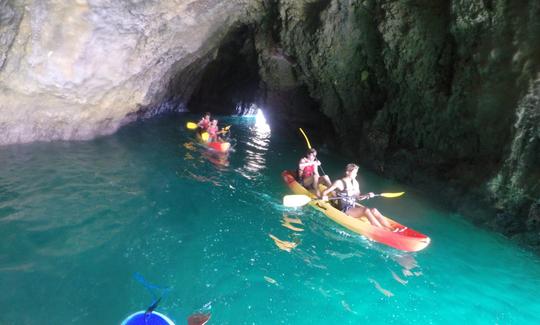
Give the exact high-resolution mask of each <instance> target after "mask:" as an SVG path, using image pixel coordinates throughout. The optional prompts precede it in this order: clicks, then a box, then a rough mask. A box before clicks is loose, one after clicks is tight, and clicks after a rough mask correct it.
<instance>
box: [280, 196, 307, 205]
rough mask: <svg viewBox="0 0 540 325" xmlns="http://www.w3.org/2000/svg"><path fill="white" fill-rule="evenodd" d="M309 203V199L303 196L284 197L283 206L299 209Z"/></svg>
mask: <svg viewBox="0 0 540 325" xmlns="http://www.w3.org/2000/svg"><path fill="white" fill-rule="evenodd" d="M309 202H311V198H310V197H309V196H307V195H303V194H293V195H285V196H284V197H283V205H284V206H286V207H290V208H296V207H301V206H303V205H306V204H308V203H309Z"/></svg>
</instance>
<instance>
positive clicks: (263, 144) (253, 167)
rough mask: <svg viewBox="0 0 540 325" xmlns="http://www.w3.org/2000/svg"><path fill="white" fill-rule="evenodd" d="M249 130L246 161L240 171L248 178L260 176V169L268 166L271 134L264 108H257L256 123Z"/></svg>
mask: <svg viewBox="0 0 540 325" xmlns="http://www.w3.org/2000/svg"><path fill="white" fill-rule="evenodd" d="M249 131H250V137H249V140H248V141H247V142H246V146H247V148H246V150H245V163H244V166H243V167H242V168H241V169H240V170H239V172H240V174H242V176H244V177H246V178H248V179H254V178H257V177H259V176H260V175H261V173H260V171H261V170H263V169H265V168H266V153H267V151H268V146H269V143H270V135H271V129H270V125H268V123H267V122H266V118H265V117H264V114H263V112H262V110H260V109H258V110H257V114H256V115H255V123H254V124H253V126H251V127H250V128H249Z"/></svg>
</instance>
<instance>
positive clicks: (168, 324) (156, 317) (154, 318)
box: [121, 310, 174, 325]
mask: <svg viewBox="0 0 540 325" xmlns="http://www.w3.org/2000/svg"><path fill="white" fill-rule="evenodd" d="M121 325H174V322H173V321H172V320H171V319H170V318H169V317H167V316H165V315H163V314H161V313H158V312H156V311H153V312H151V313H149V314H146V311H145V310H141V311H138V312H136V313H134V314H132V315H130V316H129V317H128V318H126V319H125V320H124V321H123V322H122V324H121Z"/></svg>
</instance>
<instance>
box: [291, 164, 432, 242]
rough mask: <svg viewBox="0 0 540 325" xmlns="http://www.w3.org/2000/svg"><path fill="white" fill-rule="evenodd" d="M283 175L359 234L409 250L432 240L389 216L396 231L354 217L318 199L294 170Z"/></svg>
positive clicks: (296, 190) (317, 205)
mask: <svg viewBox="0 0 540 325" xmlns="http://www.w3.org/2000/svg"><path fill="white" fill-rule="evenodd" d="M281 176H282V177H283V180H284V181H285V183H286V184H287V185H288V186H289V188H290V189H291V190H292V191H293V192H294V193H295V194H303V195H306V196H309V197H310V198H311V199H312V200H311V201H310V202H309V205H311V206H312V207H314V208H315V209H317V210H319V211H321V212H323V213H324V214H325V215H326V216H327V217H328V218H330V219H332V220H334V221H335V222H337V223H339V224H340V225H342V226H343V227H345V228H347V229H349V230H352V231H354V232H355V233H357V234H360V235H362V236H365V237H367V238H369V239H371V240H374V241H376V242H379V243H382V244H385V245H388V246H390V247H394V248H397V249H399V250H403V251H408V252H416V251H419V250H422V249H424V248H426V247H427V246H428V245H429V243H430V241H431V239H430V238H429V237H428V236H426V235H424V234H422V233H420V232H418V231H416V230H413V229H410V228H407V227H405V226H404V225H402V224H399V223H397V222H396V221H394V220H392V219H390V218H387V217H385V218H386V220H387V221H388V222H389V223H390V224H391V225H392V228H393V229H394V231H390V230H387V229H384V228H379V227H376V226H373V225H372V224H371V223H370V222H369V221H368V220H367V218H366V217H362V218H353V217H351V216H349V215H347V214H345V213H344V212H342V211H340V210H338V209H336V208H335V207H334V206H333V205H331V204H330V203H329V202H328V201H323V200H318V199H317V197H316V196H315V194H313V193H311V192H310V191H308V190H307V189H306V188H304V187H303V186H302V185H300V183H298V182H297V181H296V179H295V177H294V172H291V171H288V170H286V171H284V172H283V173H282V174H281Z"/></svg>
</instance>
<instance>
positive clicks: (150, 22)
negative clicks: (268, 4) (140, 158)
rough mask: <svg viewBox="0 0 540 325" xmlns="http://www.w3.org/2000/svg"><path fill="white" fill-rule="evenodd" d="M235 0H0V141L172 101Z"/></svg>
mask: <svg viewBox="0 0 540 325" xmlns="http://www.w3.org/2000/svg"><path fill="white" fill-rule="evenodd" d="M256 5H257V1H243V0H228V1H219V0H176V1H157V0H148V1H136V0H118V1H107V0H76V1H67V2H66V1H43V0H33V1H32V0H0V135H1V136H0V145H3V144H9V143H21V142H29V141H36V140H54V139H86V138H91V137H94V136H96V135H100V134H108V133H111V132H114V131H115V130H116V129H117V128H118V127H119V126H121V125H122V124H124V123H126V122H129V121H131V120H133V118H134V117H135V116H137V115H140V114H147V115H148V114H153V113H155V112H156V111H159V110H162V109H181V108H182V107H183V105H185V102H186V101H187V100H188V99H189V97H190V94H191V92H192V91H193V89H194V88H195V86H196V85H197V84H198V79H199V78H200V75H201V72H202V71H203V70H204V68H205V66H206V65H207V64H208V62H210V61H212V60H213V58H214V57H215V55H216V51H217V49H218V47H219V45H220V43H221V40H222V39H223V37H225V35H227V34H228V33H229V32H230V31H231V30H233V29H235V28H237V26H238V25H242V24H244V21H245V20H247V19H248V17H251V16H252V15H253V13H255V14H256V10H257V9H256Z"/></svg>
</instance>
